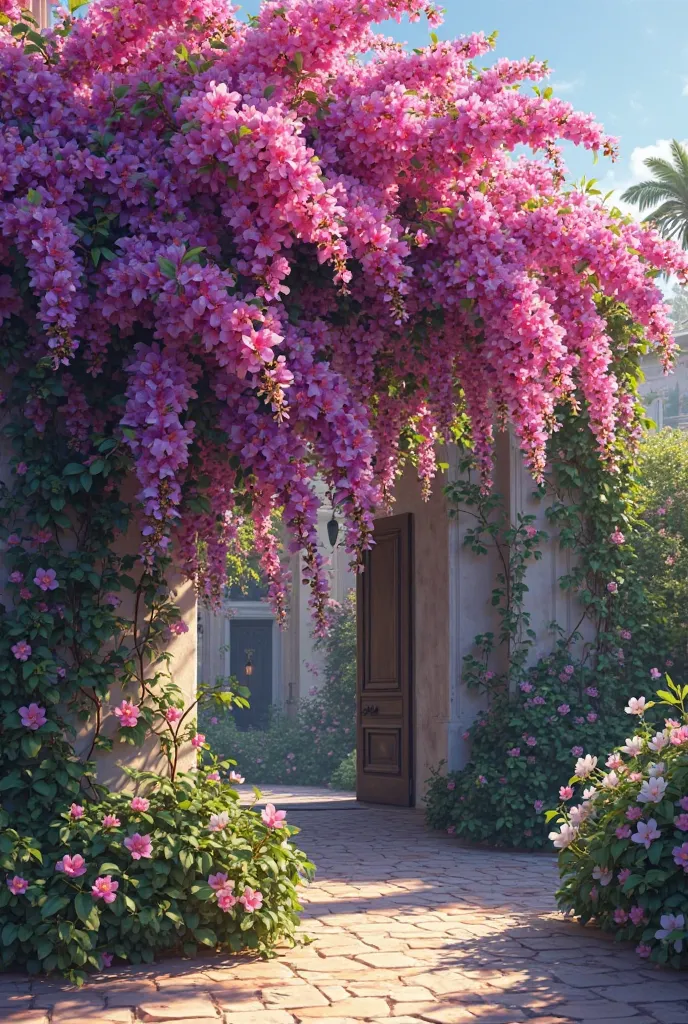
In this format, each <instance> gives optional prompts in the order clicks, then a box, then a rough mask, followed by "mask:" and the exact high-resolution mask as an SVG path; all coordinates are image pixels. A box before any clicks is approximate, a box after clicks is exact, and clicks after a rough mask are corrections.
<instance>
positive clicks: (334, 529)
mask: <svg viewBox="0 0 688 1024" xmlns="http://www.w3.org/2000/svg"><path fill="white" fill-rule="evenodd" d="M327 536H328V539H329V541H330V546H331V547H334V546H335V545H336V543H337V537H338V536H339V523H338V522H337V520H336V519H335V515H334V512H333V513H332V518H331V519H330V521H329V523H328V524H327Z"/></svg>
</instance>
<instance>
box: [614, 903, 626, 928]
mask: <svg viewBox="0 0 688 1024" xmlns="http://www.w3.org/2000/svg"><path fill="white" fill-rule="evenodd" d="M626 921H628V914H627V913H626V911H625V910H624V909H623V907H617V908H616V910H615V911H614V924H626Z"/></svg>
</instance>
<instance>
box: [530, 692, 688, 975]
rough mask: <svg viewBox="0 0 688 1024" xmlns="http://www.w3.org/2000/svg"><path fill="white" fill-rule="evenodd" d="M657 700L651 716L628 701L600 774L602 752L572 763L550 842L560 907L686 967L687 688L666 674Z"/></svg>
mask: <svg viewBox="0 0 688 1024" xmlns="http://www.w3.org/2000/svg"><path fill="white" fill-rule="evenodd" d="M657 696H658V698H659V700H658V702H656V703H655V702H653V701H646V702H645V711H650V710H651V709H653V708H654V710H653V711H651V714H650V715H646V714H645V712H644V711H643V709H642V707H641V708H640V709H639V708H638V705H637V703H636V704H635V706H634V702H633V701H631V702H629V708H628V710H629V711H630V712H631V714H633V715H636V716H637V717H636V718H632V719H631V723H629V727H628V729H627V731H628V732H632V733H633V736H631V737H629V738H628V739H627V740H626V742H625V744H624V745H623V746H621V747H617V748H616V750H615V751H613V753H612V754H611V755H610V756H609V757H608V758H607V759H606V761H605V762H604V763H605V765H606V767H607V768H608V769H609V770H608V771H607V770H605V768H604V767H603V759H604V755H602V756H601V757H600V758H599V759H598V758H594V759H588V761H587V763H585V762H579V763H577V764H576V766H575V768H574V777H573V778H572V779H571V780H570V783H569V785H570V786H571V788H572V789H573V788H574V787H575V796H571V797H569V796H568V793H567V794H566V795H567V797H568V799H567V800H566V801H564V802H562V803H560V806H559V810H558V811H552V812H551V813H550V814H549V815H548V817H549V819H550V821H551V822H552V824H554V823H555V822H556V824H557V825H558V828H557V829H555V830H554V831H552V833H551V838H552V840H553V841H554V842H555V844H556V845H557V846H558V847H559V848H560V855H559V866H560V871H561V876H562V885H561V888H560V890H559V892H558V894H557V899H558V902H559V905H560V906H561V908H562V909H564V910H566V911H572V912H573V913H574V914H575V915H576V917H578V918H579V919H580V920H581V922H582V923H586V922H587V921H591V920H592V921H594V923H595V924H596V925H597V926H598V927H600V928H602V929H604V930H605V931H610V932H614V933H615V934H616V937H617V938H618V939H622V940H624V941H633V942H636V943H637V944H638V945H637V947H636V951H637V952H638V954H639V955H640V956H641V957H643V958H648V957H649V958H650V959H651V960H652V961H653V962H655V963H661V964H669V965H670V966H672V967H678V968H685V967H686V965H687V964H688V960H687V959H686V957H687V953H688V948H686V946H685V940H686V939H688V888H687V886H686V870H687V866H688V814H686V813H685V812H686V810H687V809H688V754H687V749H688V746H687V745H688V726H687V725H686V723H687V722H688V715H687V714H686V699H687V698H688V687H687V686H680V685H675V684H674V683H673V682H672V680H671V678H670V677H669V676H667V688H666V689H664V690H660V691H659V692H658V694H657ZM660 709H663V710H664V713H665V714H667V715H668V718H667V719H666V720H665V721H661V719H660V720H659V721H658V717H659V716H658V715H657V712H658V711H659V710H660ZM653 719H654V721H653ZM593 749H595V748H593ZM596 749H598V750H600V748H596ZM601 749H602V750H604V749H605V748H604V747H603V748H601ZM572 799H574V800H579V801H581V802H580V803H576V804H574V805H573V806H571V803H570V801H571V800H572Z"/></svg>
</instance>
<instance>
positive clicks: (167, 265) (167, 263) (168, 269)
mask: <svg viewBox="0 0 688 1024" xmlns="http://www.w3.org/2000/svg"><path fill="white" fill-rule="evenodd" d="M158 266H159V267H160V270H161V272H162V273H163V274H164V275H165V277H169V278H170V280H171V281H173V280H174V279H175V278H176V276H177V268H176V267H175V265H174V263H173V262H172V260H168V259H165V257H164V256H158Z"/></svg>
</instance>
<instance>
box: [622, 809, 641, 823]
mask: <svg viewBox="0 0 688 1024" xmlns="http://www.w3.org/2000/svg"><path fill="white" fill-rule="evenodd" d="M642 816H643V809H642V807H629V808H628V810H627V811H626V817H627V818H628V820H629V821H639V820H640V818H642Z"/></svg>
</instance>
